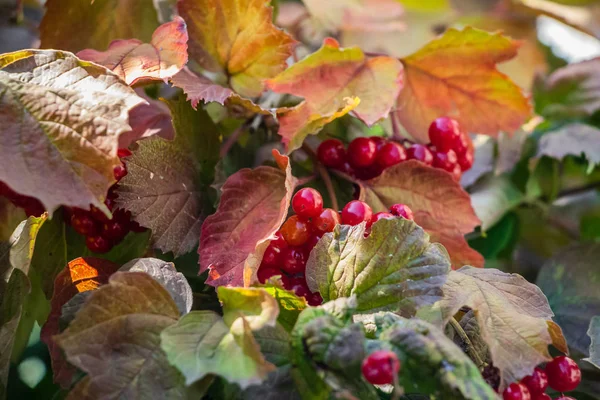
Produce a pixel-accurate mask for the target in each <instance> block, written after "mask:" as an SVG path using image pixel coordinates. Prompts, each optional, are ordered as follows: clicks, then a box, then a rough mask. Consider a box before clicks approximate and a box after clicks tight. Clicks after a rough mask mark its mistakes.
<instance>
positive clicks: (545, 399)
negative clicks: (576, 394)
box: [531, 393, 574, 400]
mask: <svg viewBox="0 0 600 400" xmlns="http://www.w3.org/2000/svg"><path fill="white" fill-rule="evenodd" d="M566 399H570V397H567V398H566ZM531 400H552V397H550V396H549V395H547V394H546V393H538V394H532V395H531ZM573 400H574V399H573Z"/></svg>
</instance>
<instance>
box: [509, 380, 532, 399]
mask: <svg viewBox="0 0 600 400" xmlns="http://www.w3.org/2000/svg"><path fill="white" fill-rule="evenodd" d="M502 398H503V399H504V400H531V393H529V389H527V386H525V385H523V384H521V383H511V384H510V385H509V386H508V387H507V388H506V389H504V393H502Z"/></svg>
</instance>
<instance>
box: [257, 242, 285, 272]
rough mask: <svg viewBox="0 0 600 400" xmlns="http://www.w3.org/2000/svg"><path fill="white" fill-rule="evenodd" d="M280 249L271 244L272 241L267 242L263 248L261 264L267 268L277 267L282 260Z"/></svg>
mask: <svg viewBox="0 0 600 400" xmlns="http://www.w3.org/2000/svg"><path fill="white" fill-rule="evenodd" d="M282 251H283V250H282V249H280V248H279V247H277V246H275V245H273V242H271V243H269V246H268V247H267V249H266V250H265V252H264V254H263V258H262V263H261V265H264V266H265V267H267V268H277V267H279V266H280V265H281V260H282V256H281V253H282Z"/></svg>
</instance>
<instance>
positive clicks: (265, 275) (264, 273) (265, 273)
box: [257, 265, 281, 283]
mask: <svg viewBox="0 0 600 400" xmlns="http://www.w3.org/2000/svg"><path fill="white" fill-rule="evenodd" d="M257 275H258V281H259V282H260V283H265V282H266V281H268V280H269V278H271V277H273V276H277V275H281V270H279V269H278V268H271V267H264V266H263V265H261V267H260V268H259V269H258V272H257Z"/></svg>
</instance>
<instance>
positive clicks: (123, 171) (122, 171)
mask: <svg viewBox="0 0 600 400" xmlns="http://www.w3.org/2000/svg"><path fill="white" fill-rule="evenodd" d="M113 175H114V176H115V179H116V180H117V181H120V180H121V179H123V178H124V177H125V175H127V167H126V166H125V164H121V165H117V166H116V167H115V168H114V169H113Z"/></svg>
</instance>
